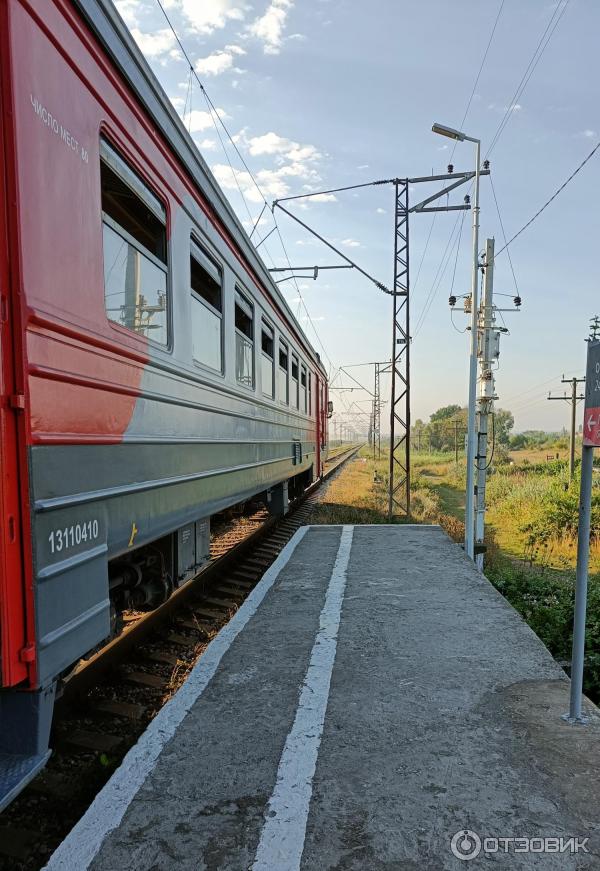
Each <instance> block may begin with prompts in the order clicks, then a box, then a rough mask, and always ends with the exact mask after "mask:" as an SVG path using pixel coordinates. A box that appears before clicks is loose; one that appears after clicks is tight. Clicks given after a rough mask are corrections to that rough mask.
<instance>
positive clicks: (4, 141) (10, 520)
mask: <svg viewBox="0 0 600 871" xmlns="http://www.w3.org/2000/svg"><path fill="white" fill-rule="evenodd" d="M7 6H8V4H2V6H0V657H1V680H0V686H3V687H10V686H14V685H15V684H18V683H21V682H22V681H24V680H25V679H26V678H27V668H28V662H29V663H30V664H31V665H32V663H31V660H32V658H33V657H32V656H30V654H33V650H34V649H33V647H28V646H27V629H26V602H25V599H26V589H25V581H24V571H23V560H22V551H21V541H20V538H21V522H20V518H21V512H20V488H19V456H18V444H19V442H18V429H17V428H18V423H17V421H18V417H19V416H22V415H23V406H24V401H23V396H22V394H20V393H19V392H18V390H17V387H16V385H15V377H14V374H15V361H14V347H13V334H14V333H15V332H16V330H13V328H12V317H13V314H14V312H13V305H12V303H13V292H12V287H13V286H14V285H13V281H14V275H13V273H12V272H11V269H10V261H9V256H10V250H11V239H10V236H11V234H10V226H9V221H10V218H9V215H10V212H9V202H10V201H12V199H13V198H14V197H15V192H14V184H11V178H12V176H11V175H10V164H9V160H8V158H7V155H8V154H9V149H10V144H11V137H12V134H13V131H12V126H11V124H10V118H11V117H12V115H10V114H9V113H8V112H7V106H9V104H10V94H9V90H8V81H9V76H8V74H9V69H8V63H9V61H8V59H9V57H10V52H9V46H8V25H7V22H6V20H5V18H6V16H7ZM13 182H14V179H13ZM13 212H14V210H13ZM14 241H15V240H14V237H13V239H12V243H14ZM15 306H16V302H15Z"/></svg>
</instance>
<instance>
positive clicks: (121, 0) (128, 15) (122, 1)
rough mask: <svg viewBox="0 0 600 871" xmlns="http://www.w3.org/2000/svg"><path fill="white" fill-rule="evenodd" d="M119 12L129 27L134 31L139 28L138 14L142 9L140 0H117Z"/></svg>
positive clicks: (116, 4)
mask: <svg viewBox="0 0 600 871" xmlns="http://www.w3.org/2000/svg"><path fill="white" fill-rule="evenodd" d="M115 6H116V7H117V11H118V13H119V15H120V16H121V18H122V19H123V21H124V22H125V24H126V25H127V27H128V28H129V29H130V30H133V28H134V27H137V26H138V23H139V20H138V16H137V13H138V11H139V8H140V4H139V2H138V0H115Z"/></svg>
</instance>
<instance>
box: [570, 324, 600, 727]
mask: <svg viewBox="0 0 600 871" xmlns="http://www.w3.org/2000/svg"><path fill="white" fill-rule="evenodd" d="M595 447H600V341H597V340H595V339H592V340H590V341H589V342H588V354H587V369H586V377H585V409H584V416H583V448H582V454H581V484H580V489H579V528H578V535H577V575H576V582H575V616H574V621H573V653H572V657H571V699H570V704H569V713H568V715H566V719H567V720H568V721H569V722H570V723H585V722H586V718H585V716H584V715H583V713H582V710H581V697H582V693H583V659H584V653H585V612H586V606H587V585H588V565H589V560H590V528H591V513H592V473H593V467H594V448H595Z"/></svg>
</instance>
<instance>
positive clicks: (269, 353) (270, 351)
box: [261, 321, 275, 399]
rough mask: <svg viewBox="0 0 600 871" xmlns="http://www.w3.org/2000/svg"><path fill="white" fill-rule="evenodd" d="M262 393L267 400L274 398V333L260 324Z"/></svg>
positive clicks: (270, 328)
mask: <svg viewBox="0 0 600 871" xmlns="http://www.w3.org/2000/svg"><path fill="white" fill-rule="evenodd" d="M261 360H262V366H261V376H262V392H263V394H264V395H265V396H268V397H269V399H274V398H275V331H274V330H273V327H271V326H269V324H267V323H265V322H264V321H263V322H262V336H261Z"/></svg>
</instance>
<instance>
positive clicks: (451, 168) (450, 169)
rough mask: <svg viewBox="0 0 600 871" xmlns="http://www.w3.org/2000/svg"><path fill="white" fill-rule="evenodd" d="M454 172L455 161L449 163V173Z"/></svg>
mask: <svg viewBox="0 0 600 871" xmlns="http://www.w3.org/2000/svg"><path fill="white" fill-rule="evenodd" d="M453 172H454V164H453V163H449V164H448V174H449V175H452V173H453Z"/></svg>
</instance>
